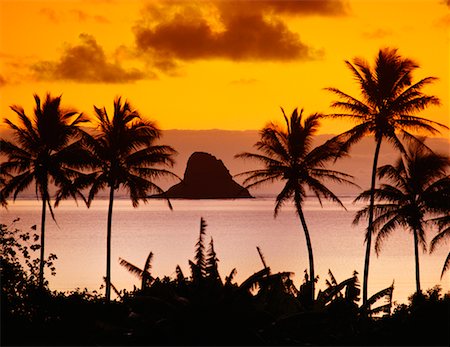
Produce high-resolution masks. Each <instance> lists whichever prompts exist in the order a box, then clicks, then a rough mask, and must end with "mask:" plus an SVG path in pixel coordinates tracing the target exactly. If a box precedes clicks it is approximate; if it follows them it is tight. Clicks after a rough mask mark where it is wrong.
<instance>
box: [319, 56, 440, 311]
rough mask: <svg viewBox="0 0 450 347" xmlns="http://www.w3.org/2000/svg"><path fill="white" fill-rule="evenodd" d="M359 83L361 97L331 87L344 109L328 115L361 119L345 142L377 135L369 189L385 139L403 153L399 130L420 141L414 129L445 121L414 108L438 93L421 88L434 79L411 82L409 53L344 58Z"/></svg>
mask: <svg viewBox="0 0 450 347" xmlns="http://www.w3.org/2000/svg"><path fill="white" fill-rule="evenodd" d="M345 63H346V64H347V67H348V68H349V69H350V71H351V72H352V74H353V76H354V78H355V79H356V81H357V82H358V84H359V87H360V91H361V99H357V98H354V97H352V96H350V95H348V94H346V93H344V92H342V91H341V90H339V89H336V88H327V90H329V91H331V92H332V93H334V94H335V95H336V96H338V97H339V98H340V99H341V101H336V102H334V103H332V106H333V107H335V108H339V109H342V110H343V111H344V113H335V114H331V115H329V117H333V118H344V119H349V120H352V121H354V122H356V123H357V125H356V126H355V127H354V128H352V129H351V130H349V131H347V132H345V133H343V134H342V135H340V136H341V139H343V140H345V142H346V148H345V150H348V147H349V146H351V145H353V144H354V143H356V142H358V141H359V140H360V139H362V138H363V137H364V136H367V135H373V136H374V137H375V142H376V148H375V154H374V158H373V167H372V179H371V185H370V189H371V191H373V190H374V189H375V180H376V169H377V163H378V155H379V153H380V147H381V142H382V140H383V139H385V140H387V141H388V142H390V143H391V144H392V145H393V146H394V147H395V148H396V149H398V150H399V151H400V152H401V153H405V149H404V147H403V144H402V143H401V142H400V139H399V135H402V136H403V138H404V139H408V140H412V141H415V142H417V141H419V140H418V139H417V138H416V137H415V136H414V135H413V134H411V133H410V131H421V130H424V131H427V132H430V133H437V132H438V131H437V130H436V129H435V128H434V126H435V125H439V126H442V127H445V126H444V125H442V124H439V123H436V122H433V121H430V120H427V119H425V118H421V117H417V116H415V114H416V113H417V112H419V111H422V110H424V109H426V108H427V107H428V106H430V105H438V104H439V99H438V98H437V97H435V96H430V95H426V94H424V93H422V91H421V90H422V88H423V87H424V86H426V85H427V84H430V83H432V82H433V81H435V80H436V78H435V77H426V78H423V79H421V80H420V81H418V82H416V83H414V84H413V83H412V73H413V71H414V70H415V69H417V68H418V67H419V66H418V65H417V64H416V63H415V62H414V61H412V60H411V59H408V58H403V57H402V56H400V55H399V54H398V53H397V49H392V48H385V49H381V50H380V51H379V52H378V55H377V57H376V59H375V66H374V67H373V68H371V66H370V65H369V64H368V63H367V62H366V61H365V60H363V59H360V58H356V59H354V60H353V64H352V63H350V62H349V61H346V62H345ZM373 204H374V196H373V194H372V196H371V197H370V206H371V208H370V211H369V218H368V227H367V233H366V240H365V241H366V254H365V260H364V275H363V302H364V303H365V302H366V301H367V288H368V276H369V261H370V251H371V243H372V231H373V230H372V229H373V226H372V224H373V211H372V206H373Z"/></svg>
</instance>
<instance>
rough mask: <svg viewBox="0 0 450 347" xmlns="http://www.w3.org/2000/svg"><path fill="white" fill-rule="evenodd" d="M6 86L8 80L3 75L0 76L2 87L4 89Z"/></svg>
mask: <svg viewBox="0 0 450 347" xmlns="http://www.w3.org/2000/svg"><path fill="white" fill-rule="evenodd" d="M6 84H7V82H6V79H5V78H4V77H3V76H2V75H0V87H3V86H4V85H6Z"/></svg>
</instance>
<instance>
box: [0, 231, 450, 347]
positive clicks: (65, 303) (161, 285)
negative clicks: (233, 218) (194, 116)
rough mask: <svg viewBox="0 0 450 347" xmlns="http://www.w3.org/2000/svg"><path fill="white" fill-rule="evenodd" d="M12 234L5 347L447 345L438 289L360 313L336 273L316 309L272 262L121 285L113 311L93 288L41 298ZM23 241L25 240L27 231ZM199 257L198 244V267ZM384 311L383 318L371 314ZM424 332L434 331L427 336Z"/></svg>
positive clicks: (5, 256)
mask: <svg viewBox="0 0 450 347" xmlns="http://www.w3.org/2000/svg"><path fill="white" fill-rule="evenodd" d="M203 224H204V225H206V223H203ZM8 228H9V227H6V226H5V225H0V231H1V234H2V236H3V237H2V238H0V251H1V252H0V258H1V262H0V265H1V270H2V271H1V275H2V281H1V297H2V305H1V307H0V309H1V311H2V312H1V314H2V320H1V324H2V334H1V342H2V345H3V344H4V345H30V344H32V343H34V344H35V345H73V344H74V343H76V344H77V345H80V346H81V345H88V346H92V345H225V344H226V345H255V344H256V345H307V344H308V345H370V344H376V345H404V344H414V345H417V344H420V345H426V344H431V345H445V344H446V343H447V342H448V333H447V329H446V327H447V324H448V304H449V300H450V297H449V296H446V297H444V298H442V296H441V295H440V294H439V288H433V289H431V290H428V291H427V292H426V293H424V295H422V296H421V297H417V296H414V297H412V299H411V303H410V304H409V305H399V306H397V307H396V308H395V310H394V312H393V313H391V306H392V290H393V286H391V287H389V288H386V289H384V290H383V291H380V292H379V293H377V294H376V295H374V296H373V297H372V298H370V299H369V300H368V301H367V303H368V304H369V305H375V304H376V303H378V302H379V301H380V300H381V299H383V298H385V299H386V301H387V303H386V304H384V305H382V306H379V307H376V308H375V309H370V310H369V311H368V312H367V310H368V306H367V303H366V305H362V306H360V307H358V304H357V302H358V301H359V281H358V278H357V273H356V272H354V274H353V276H352V277H350V278H348V279H346V280H344V281H342V282H339V281H337V280H336V278H335V277H334V276H333V274H332V273H331V271H329V275H330V280H327V281H326V285H327V287H326V288H325V289H324V290H323V291H320V292H319V293H318V296H317V300H316V302H315V304H314V305H313V306H310V305H308V302H309V300H310V299H309V296H305V295H303V294H304V293H305V290H306V291H307V292H308V293H309V288H310V285H309V282H308V277H307V276H306V277H305V281H304V282H303V284H301V285H300V287H299V288H298V289H297V288H296V287H295V285H294V284H293V282H292V280H291V275H292V273H290V272H280V273H274V274H271V272H270V268H269V266H267V263H266V261H264V263H266V265H265V266H264V268H263V269H262V270H261V271H257V272H256V273H254V274H253V275H251V276H250V277H249V278H247V279H246V280H244V281H243V282H242V283H241V284H240V285H239V284H237V283H236V282H235V281H234V280H233V279H228V280H226V281H224V282H221V281H219V280H217V278H216V277H215V276H212V275H208V272H207V271H206V272H205V273H204V275H203V276H202V277H200V278H199V277H195V276H194V274H193V272H191V277H190V278H186V277H185V276H184V275H183V273H182V272H181V269H180V267H179V266H177V270H176V276H175V277H174V278H170V277H167V276H165V277H163V278H159V277H157V278H154V279H153V280H152V281H151V283H147V285H146V286H145V288H144V289H142V288H140V289H136V288H135V289H134V290H133V291H131V292H129V291H126V290H117V289H115V291H116V294H117V296H118V299H117V300H115V301H113V302H112V303H111V304H109V305H105V304H104V298H103V297H102V296H100V295H99V294H98V293H96V292H93V293H90V292H88V291H87V290H86V289H85V290H83V291H81V290H75V291H72V292H68V293H61V292H56V291H53V292H50V291H49V290H46V291H45V292H42V291H39V293H41V295H39V296H36V295H35V286H33V283H32V282H30V281H29V277H28V274H27V271H26V269H23V268H22V264H23V263H22V262H21V261H20V259H18V256H17V255H18V254H20V252H22V251H24V252H25V251H26V246H25V247H24V246H23V243H22V238H20V241H18V242H15V241H14V240H12V239H11V236H17V235H16V232H19V231H17V230H16V231H13V232H9V231H8ZM19 233H20V232H19ZM20 235H23V236H24V239H23V240H25V238H26V237H27V236H26V235H28V233H20ZM14 238H15V237H13V239H14ZM205 238H206V232H205V230H203V236H202V237H201V239H202V240H203V241H202V243H203V252H204V254H203V255H204V257H205V258H204V259H205V263H206V265H205V267H206V269H208V264H211V263H215V264H216V266H215V267H216V268H217V264H218V263H217V256H216V255H215V252H214V251H213V247H211V243H210V246H209V247H206V244H205ZM199 239H200V237H199ZM197 251H198V245H196V249H195V254H194V261H193V263H194V264H196V260H195V258H196V256H197V253H198V252H197ZM255 256H256V253H255ZM149 259H152V257H150V256H149V257H147V261H146V262H147V263H150V262H151V260H149ZM213 259H214V260H213ZM146 267H147V268H148V269H149V268H150V267H149V266H146ZM125 268H127V269H128V266H125ZM191 269H192V268H191ZM148 272H149V273H150V271H149V270H148ZM133 273H135V274H136V272H134V271H133ZM213 273H215V271H213V272H211V274H213ZM232 273H235V269H234V270H233V271H232ZM217 274H218V270H217ZM150 275H151V274H150ZM219 277H220V276H219ZM230 277H232V276H231V275H230V276H229V277H228V278H230ZM112 288H114V287H113V286H112ZM302 293H303V294H302ZM6 298H8V300H7V301H3V300H6ZM3 303H5V304H3ZM381 312H383V313H384V315H383V316H382V317H377V318H372V317H370V316H371V315H373V314H376V313H381ZM5 322H7V324H5ZM419 327H422V328H423V329H426V331H427V334H423V331H421V330H420V329H419ZM23 331H27V334H24V333H23ZM74 332H76V333H74Z"/></svg>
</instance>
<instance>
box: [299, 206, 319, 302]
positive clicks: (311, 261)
mask: <svg viewBox="0 0 450 347" xmlns="http://www.w3.org/2000/svg"><path fill="white" fill-rule="evenodd" d="M295 207H296V208H297V213H298V216H299V218H300V222H301V223H302V227H303V231H304V233H305V238H306V247H307V248H308V258H309V275H310V282H311V303H313V302H314V298H315V295H314V287H315V282H314V281H315V274H314V257H313V250H312V245H311V238H310V237H309V231H308V227H307V225H306V220H305V216H304V215H303V210H302V206H301V204H300V201H299V200H298V199H297V198H296V199H295Z"/></svg>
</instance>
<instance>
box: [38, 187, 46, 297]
mask: <svg viewBox="0 0 450 347" xmlns="http://www.w3.org/2000/svg"><path fill="white" fill-rule="evenodd" d="M46 208H47V198H46V196H45V195H44V196H42V216H41V256H40V261H39V289H43V288H44V262H45V261H44V255H45V253H44V245H45V242H44V241H45V213H46Z"/></svg>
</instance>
